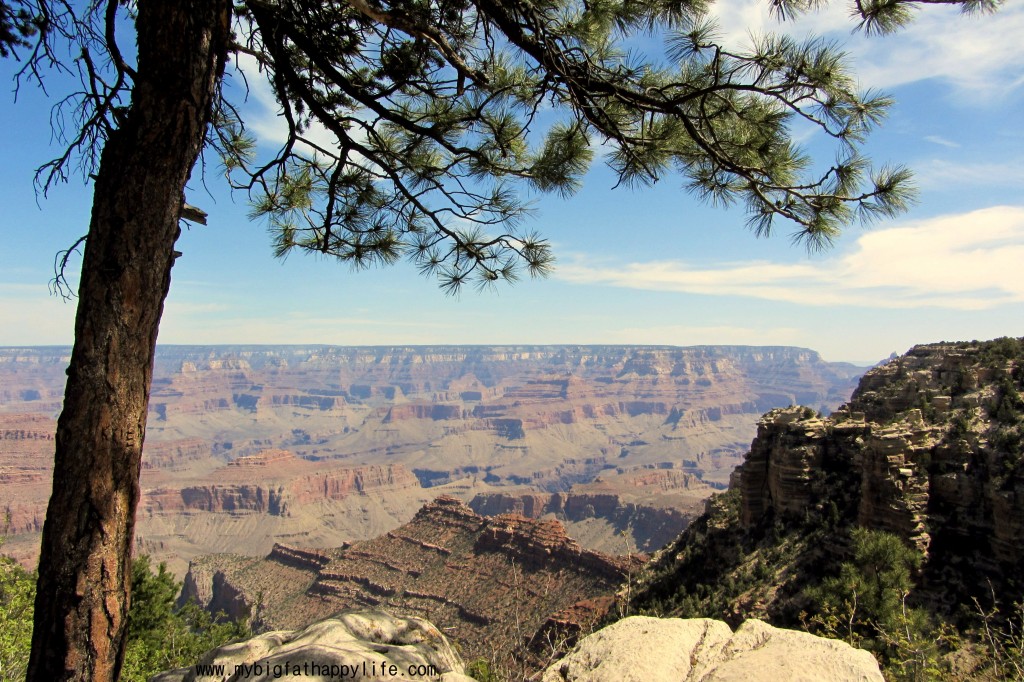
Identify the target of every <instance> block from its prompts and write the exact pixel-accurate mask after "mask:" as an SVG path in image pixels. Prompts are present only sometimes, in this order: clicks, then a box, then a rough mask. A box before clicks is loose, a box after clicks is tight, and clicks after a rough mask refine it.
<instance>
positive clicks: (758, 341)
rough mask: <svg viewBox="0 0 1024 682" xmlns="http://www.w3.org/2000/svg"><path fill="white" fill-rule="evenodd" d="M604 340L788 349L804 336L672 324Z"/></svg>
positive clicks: (628, 330) (786, 330)
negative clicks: (783, 347)
mask: <svg viewBox="0 0 1024 682" xmlns="http://www.w3.org/2000/svg"><path fill="white" fill-rule="evenodd" d="M605 338H607V343H623V344H662V343H674V344H681V345H687V346H689V345H694V346H699V345H740V346H746V345H757V346H791V345H800V344H801V343H806V332H805V331H804V330H802V329H797V328H795V327H745V326H736V325H710V326H694V325H685V324H672V325H658V326H630V327H623V328H621V329H613V330H608V332H607V334H606V337H605Z"/></svg>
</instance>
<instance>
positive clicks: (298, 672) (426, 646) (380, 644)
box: [152, 611, 472, 682]
mask: <svg viewBox="0 0 1024 682" xmlns="http://www.w3.org/2000/svg"><path fill="white" fill-rule="evenodd" d="M282 677H283V678H287V679H289V680H335V679H367V680H372V679H388V680H416V681H418V682H424V681H426V680H437V681H440V682H471V680H472V678H470V677H467V676H466V675H464V674H463V668H462V662H461V661H460V660H459V657H458V655H457V654H456V653H455V652H454V651H453V650H452V648H451V646H450V645H449V644H448V640H446V639H445V637H444V635H442V634H441V633H440V632H439V631H438V629H437V628H435V627H434V626H433V625H431V624H430V623H428V622H427V621H425V620H423V619H421V618H399V617H396V616H392V615H390V614H388V613H385V612H384V611H349V612H345V613H340V614H338V615H336V616H334V617H333V618H328V619H327V620H324V621H321V622H319V623H314V624H313V625H310V626H309V627H308V628H306V629H304V630H300V631H276V632H268V633H265V634H262V635H259V636H257V637H253V638H252V639H250V640H248V641H245V642H239V643H237V644H226V645H224V646H222V647H218V648H217V649H213V650H212V651H210V652H209V653H207V654H206V655H205V656H203V658H202V660H201V661H198V662H197V665H194V666H192V667H189V668H179V669H178V670H171V671H168V672H165V673H161V674H159V675H157V676H155V677H154V678H152V682H193V680H200V679H201V680H221V681H222V682H227V681H228V680H230V681H231V682H242V681H243V680H244V681H245V682H261V681H263V680H277V679H280V678H282Z"/></svg>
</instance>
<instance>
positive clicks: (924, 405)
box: [739, 339, 1024, 573]
mask: <svg viewBox="0 0 1024 682" xmlns="http://www.w3.org/2000/svg"><path fill="white" fill-rule="evenodd" d="M1022 348H1024V343H1021V342H1018V341H1014V340H1012V339H1010V340H1005V341H1002V342H1000V341H997V342H987V343H969V344H933V345H927V346H917V347H915V348H913V349H912V350H911V351H910V352H908V353H907V354H906V355H904V356H902V357H899V358H896V359H894V360H892V361H891V362H889V363H887V364H885V365H883V366H880V367H877V368H875V369H872V370H870V371H869V372H868V373H867V374H865V375H864V377H863V379H862V380H861V382H860V386H859V387H858V389H857V390H856V391H855V393H854V395H853V398H852V399H851V400H850V402H849V403H848V404H847V405H846V406H844V407H843V408H841V409H839V410H837V411H836V412H834V413H833V414H832V415H831V416H829V417H821V416H820V415H817V414H816V413H815V412H814V411H813V410H809V409H806V408H798V407H797V408H787V409H779V410H774V411H772V412H769V413H768V414H766V415H765V416H764V417H763V418H762V419H761V421H760V422H759V423H758V433H757V437H756V438H755V439H754V441H753V443H752V445H751V449H750V453H749V455H748V456H747V458H746V461H745V462H744V464H743V466H742V468H741V469H740V477H739V484H740V488H741V491H742V502H741V505H742V506H741V512H740V518H741V521H742V523H743V524H744V525H745V526H746V527H748V528H749V527H753V526H755V525H757V524H758V523H760V522H761V520H762V519H764V518H766V516H768V515H771V514H779V515H783V516H790V517H793V516H803V515H804V514H805V513H806V512H807V511H808V510H813V511H816V512H821V511H822V510H823V509H822V508H823V506H824V505H828V504H832V505H835V506H836V513H838V514H839V515H840V516H841V517H842V518H844V519H849V520H856V523H857V524H858V525H861V526H864V527H867V528H873V529H878V530H885V531H889V532H892V533H895V534H897V535H899V536H901V537H903V538H904V539H905V540H907V541H908V542H910V543H912V544H914V545H916V546H917V547H918V548H919V549H921V550H922V551H923V552H925V554H926V556H932V559H933V562H934V561H939V562H941V561H943V559H942V557H944V556H949V557H953V556H954V555H956V556H967V555H970V556H971V563H972V564H975V565H978V566H980V567H981V568H983V569H988V570H990V571H995V572H997V573H998V572H1000V571H1001V570H1002V569H1013V567H1019V566H1020V563H1021V561H1022V560H1024V466H1022V459H1024V458H1022V457H1021V441H1022V436H1021V434H1022V424H1024V401H1022V399H1021V395H1022V393H1024V352H1022V351H1021V349H1022ZM1003 572H1005V571H1003Z"/></svg>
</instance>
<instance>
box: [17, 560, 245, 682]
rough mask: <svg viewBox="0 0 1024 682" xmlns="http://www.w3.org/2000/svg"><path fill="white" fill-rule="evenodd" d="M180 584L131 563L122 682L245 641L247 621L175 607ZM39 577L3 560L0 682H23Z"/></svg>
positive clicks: (140, 681)
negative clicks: (220, 618)
mask: <svg viewBox="0 0 1024 682" xmlns="http://www.w3.org/2000/svg"><path fill="white" fill-rule="evenodd" d="M180 589H181V585H180V583H178V582H177V581H175V580H174V576H173V575H171V574H170V573H169V572H168V571H167V567H166V566H165V565H164V564H161V565H160V566H159V567H158V568H157V571H156V572H155V573H154V572H153V570H152V568H151V567H150V564H149V558H148V557H145V556H142V557H139V558H137V559H136V560H135V561H134V562H133V563H132V604H131V609H130V610H129V613H128V644H127V649H126V652H125V661H124V667H123V669H122V672H121V680H122V681H123V682H144V681H145V680H147V679H149V677H150V676H152V675H154V674H155V673H158V672H161V671H163V670H167V669H170V668H179V667H183V666H188V665H192V664H194V663H195V662H196V661H198V660H199V658H200V656H202V655H203V654H204V653H206V651H207V650H209V649H212V648H213V647H216V646H220V645H221V644H224V643H225V642H228V641H230V640H232V639H239V638H242V637H246V636H248V634H249V631H248V628H247V627H246V626H245V625H244V624H243V623H223V622H216V621H215V620H214V619H213V618H212V617H211V616H210V614H208V613H206V612H205V611H203V610H202V609H201V608H199V607H198V606H197V605H195V604H188V605H186V606H185V607H184V608H181V609H176V608H175V606H174V601H175V598H176V596H177V594H178V591H179V590H180ZM35 593H36V581H35V577H34V576H33V575H32V574H30V573H29V572H27V571H25V570H24V569H22V568H21V567H20V566H18V564H17V563H15V562H14V561H13V560H11V559H9V558H6V557H0V680H3V681H4V682H6V681H7V680H23V679H25V670H26V668H27V666H28V657H29V651H30V648H31V644H32V613H33V605H34V602H35Z"/></svg>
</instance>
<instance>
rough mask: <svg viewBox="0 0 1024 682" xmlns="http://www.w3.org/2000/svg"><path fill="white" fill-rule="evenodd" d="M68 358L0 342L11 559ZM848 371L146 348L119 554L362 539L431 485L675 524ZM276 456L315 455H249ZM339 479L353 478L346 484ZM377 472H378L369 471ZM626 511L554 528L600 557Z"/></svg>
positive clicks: (751, 360) (598, 352)
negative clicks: (770, 433) (140, 421)
mask: <svg viewBox="0 0 1024 682" xmlns="http://www.w3.org/2000/svg"><path fill="white" fill-rule="evenodd" d="M67 361H68V350H67V349H54V348H7V349H0V434H2V435H3V438H2V439H0V510H5V511H8V512H9V513H10V517H11V522H10V525H9V527H8V529H7V532H8V534H9V535H10V538H9V540H8V541H7V543H6V544H5V552H12V553H14V554H16V555H17V556H19V558H21V559H23V560H24V561H25V563H26V564H29V565H30V564H31V563H32V562H33V560H34V557H35V552H36V546H37V543H38V537H39V536H38V534H39V528H40V527H41V524H42V518H43V515H44V513H45V508H46V500H47V497H48V495H49V490H50V469H51V466H52V449H53V445H52V442H51V441H49V440H48V439H49V438H50V437H51V435H52V433H53V431H54V429H55V418H56V415H57V413H58V412H59V409H60V402H61V393H62V391H63V386H64V381H65V379H66V377H65V376H64V374H63V372H64V368H65V367H66V364H67ZM858 371H859V370H858V368H855V367H852V366H849V365H844V364H842V363H826V362H824V361H822V359H821V358H820V357H819V356H818V355H817V354H816V353H814V352H813V351H808V350H805V349H799V348H784V347H767V348H750V347H712V346H707V347H690V348H679V347H668V346H665V347H643V346H495V347H464V346H435V347H426V346H421V347H396V348H343V347H331V346H281V347H276V346H228V347H203V346H161V347H160V348H159V349H158V352H157V358H156V365H155V369H154V381H153V392H152V397H151V401H150V415H149V418H148V426H147V432H146V441H145V451H144V455H143V473H142V486H143V489H144V498H143V502H142V507H141V511H140V523H139V538H140V540H139V543H138V547H137V549H138V551H141V552H147V553H150V554H152V555H154V557H155V558H157V559H163V560H167V561H168V562H169V564H170V565H171V567H172V568H173V569H175V570H178V571H180V570H183V568H184V565H185V562H186V561H187V559H188V558H189V557H191V556H194V555H195V554H196V553H197V552H198V553H202V552H208V551H214V550H216V551H238V550H242V549H245V548H248V549H249V550H250V551H254V552H256V551H259V552H266V551H269V548H270V547H271V546H272V545H273V543H274V542H278V541H281V542H287V543H291V544H301V545H305V546H312V545H315V544H338V543H340V542H342V541H346V540H357V539H366V538H369V537H374V536H376V535H378V534H380V533H381V532H383V531H384V530H387V529H388V528H394V527H395V526H397V525H399V524H401V523H402V522H404V521H407V520H408V519H409V518H410V516H411V515H412V513H413V510H415V509H416V508H418V506H419V505H421V504H422V503H423V502H424V501H426V500H427V499H429V498H430V497H432V496H435V495H436V494H441V493H447V494H453V495H457V496H459V497H460V498H463V499H466V500H469V499H471V498H472V497H473V496H474V495H476V494H478V493H491V492H527V493H544V494H554V493H568V492H572V493H581V494H588V495H589V494H602V495H604V494H608V495H618V496H620V501H621V503H622V504H623V505H627V506H628V505H630V504H634V505H638V506H639V507H644V508H646V507H652V508H660V509H664V508H676V509H679V510H681V511H682V512H683V513H684V514H687V515H688V514H690V513H691V510H692V509H695V508H696V507H694V506H693V505H694V504H695V503H698V502H699V501H700V500H702V499H703V498H704V497H706V496H707V495H708V494H710V493H711V491H712V490H713V489H714V488H716V487H717V488H722V487H724V486H725V485H726V484H727V481H728V478H729V474H730V472H731V471H732V469H733V468H734V467H735V466H736V464H737V463H739V461H740V459H741V456H742V453H743V452H744V451H745V450H746V448H747V446H748V445H749V443H750V439H751V438H752V437H753V435H754V431H755V426H754V424H755V421H756V418H757V416H758V415H760V414H761V412H763V411H764V410H766V409H770V408H772V407H779V406H785V405H790V404H793V403H795V402H809V403H810V404H812V405H814V406H816V407H824V408H826V409H832V408H834V407H836V406H838V405H839V404H840V403H841V402H842V401H843V400H845V399H846V398H847V397H848V394H849V391H850V390H852V387H853V378H854V377H855V376H856V374H857V372H858ZM276 451H288V452H290V453H292V454H293V455H294V456H295V458H296V461H297V462H305V463H313V464H314V465H315V466H311V467H306V468H305V469H302V471H299V469H300V468H301V467H299V468H296V467H297V466H298V465H297V464H296V463H295V462H288V461H270V460H266V455H265V454H264V453H266V452H276ZM251 458H257V459H258V458H264V460H265V461H263V464H261V465H260V464H256V463H254V462H252V461H250V459H251ZM232 463H238V465H239V466H240V467H242V468H243V469H244V470H245V471H246V472H248V474H247V475H246V476H240V475H236V474H237V472H234V471H233V470H232V469H231V468H230V465H231V464H232ZM243 465H244V466H243ZM374 468H376V469H374ZM647 468H654V469H660V468H665V469H671V470H674V471H676V475H680V476H681V475H686V476H689V477H690V478H693V479H698V478H699V479H700V481H703V484H706V485H703V486H702V485H697V484H694V485H692V486H690V488H689V490H688V491H684V492H685V494H683V493H681V492H680V491H679V490H678V489H668V488H664V489H663V488H660V484H651V485H649V486H646V487H645V486H639V487H638V486H636V485H635V484H634V479H632V478H629V476H628V474H626V473H621V472H631V471H640V470H644V469H647ZM341 470H344V471H348V472H355V471H361V472H363V473H361V474H358V476H359V477H364V478H365V481H366V485H365V487H364V489H360V486H361V485H362V484H361V483H360V482H359V481H357V480H354V479H350V478H345V477H346V476H356V474H352V473H349V474H343V473H338V472H340V471H341ZM373 471H377V472H378V473H377V474H375V473H372V472H373ZM385 471H390V472H392V474H393V475H394V476H395V480H394V481H393V482H392V483H383V482H380V481H374V480H373V479H374V478H375V477H376V476H378V474H379V472H385ZM399 472H401V473H399ZM408 473H411V474H413V475H414V476H415V477H416V479H417V485H416V486H415V487H412V486H411V481H410V480H409V478H408V476H407V475H406V474H408ZM339 477H340V478H339ZM627 479H628V480H627ZM599 480H601V481H603V483H598V481H599ZM620 483H621V485H620ZM423 488H433V489H434V490H432V491H431V492H430V493H427V492H426V491H424V490H422V489H423ZM351 490H355V491H356V492H357V493H358V495H351V494H350V491H351ZM355 500H359V503H358V504H356V503H355ZM590 506H593V505H590ZM599 506H600V505H599ZM639 507H638V509H637V510H636V513H632V512H622V511H616V509H617V507H614V508H613V507H612V506H609V511H610V513H614V517H609V518H597V516H595V517H594V518H596V519H597V520H596V521H573V520H570V519H569V518H568V517H565V520H566V522H567V523H569V524H570V525H573V524H575V525H574V526H573V528H572V532H573V534H574V535H575V534H578V535H579V536H580V537H581V538H583V539H584V541H585V542H586V543H587V545H588V546H595V547H605V548H609V549H610V548H612V546H613V545H612V543H613V542H614V538H616V537H617V533H619V532H620V531H621V530H622V527H623V526H625V527H627V528H629V527H632V528H637V529H640V528H641V527H642V526H644V525H648V526H649V525H651V524H654V525H657V524H658V522H657V521H656V520H651V519H653V518H654V517H657V516H658V515H657V514H653V513H651V514H647V513H646V512H643V513H641V510H640V509H639ZM624 514H625V515H624ZM631 514H632V515H631ZM644 514H646V516H644ZM652 514H653V516H652ZM247 515H253V518H249V516H247ZM598 516H599V515H598ZM627 516H628V517H629V518H628V519H627ZM641 517H643V518H641ZM256 518H259V519H262V521H263V523H262V525H261V524H258V523H256V521H255V519H256ZM661 537H662V536H660V535H659V536H658V538H659V540H653V539H650V538H647V539H641V540H639V541H637V543H636V544H641V545H644V546H651V547H653V545H654V544H655V543H656V542H657V541H660V538H661Z"/></svg>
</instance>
